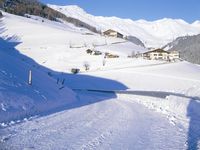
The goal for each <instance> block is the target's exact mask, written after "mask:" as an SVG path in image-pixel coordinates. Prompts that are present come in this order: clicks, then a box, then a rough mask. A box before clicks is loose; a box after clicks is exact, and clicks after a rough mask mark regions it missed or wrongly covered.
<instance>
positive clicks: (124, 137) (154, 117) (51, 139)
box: [0, 92, 187, 150]
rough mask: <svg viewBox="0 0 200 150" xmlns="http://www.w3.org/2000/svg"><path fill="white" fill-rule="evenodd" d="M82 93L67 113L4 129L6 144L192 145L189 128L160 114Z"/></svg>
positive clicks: (55, 146) (3, 144)
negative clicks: (188, 132) (171, 121)
mask: <svg viewBox="0 0 200 150" xmlns="http://www.w3.org/2000/svg"><path fill="white" fill-rule="evenodd" d="M79 97H80V102H78V103H79V104H78V105H73V106H72V107H71V108H67V110H65V111H63V112H59V113H56V114H52V115H49V116H44V117H40V118H37V119H33V120H31V121H28V122H25V123H22V124H18V125H16V126H12V127H10V128H6V129H3V130H1V131H0V132H1V135H3V136H2V137H3V138H1V143H0V144H1V149H15V150H22V149H37V150H40V149H41V150H46V149H52V150H60V149H61V150H62V149H87V150H88V149H115V150H116V149H123V150H124V149H166V150H168V149H185V148H186V145H185V141H186V139H187V135H186V133H185V131H182V130H180V129H179V128H178V127H177V126H174V125H173V124H170V123H169V121H168V120H167V118H165V117H164V116H163V115H161V114H159V113H156V112H154V111H151V110H149V109H147V108H145V107H144V106H142V105H140V104H137V103H134V102H130V101H127V100H123V99H117V98H113V99H108V97H110V95H109V94H108V93H107V94H103V93H94V92H88V93H85V92H80V93H79ZM102 98H103V99H105V100H102ZM98 99H101V101H99V100H98ZM80 104H81V105H80Z"/></svg>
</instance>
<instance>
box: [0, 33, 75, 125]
mask: <svg viewBox="0 0 200 150" xmlns="http://www.w3.org/2000/svg"><path fill="white" fill-rule="evenodd" d="M10 40H11V41H12V42H9V41H5V40H3V39H1V38H0V60H1V63H0V123H1V125H2V126H4V125H5V123H6V122H10V121H11V120H20V119H23V118H28V117H30V116H33V115H39V114H41V113H45V112H48V111H54V110H55V109H58V108H61V107H64V106H66V105H67V104H70V103H72V102H74V101H76V94H75V93H74V92H73V91H72V90H70V89H69V88H67V87H65V88H64V89H62V90H59V88H60V86H62V85H61V84H57V83H56V80H53V79H52V78H51V77H49V76H48V74H47V73H46V72H45V71H47V70H48V69H47V68H44V67H42V66H40V65H38V64H37V63H35V62H34V61H33V60H32V59H30V58H28V57H26V56H24V55H22V54H20V53H18V52H17V50H16V49H15V48H14V46H16V45H17V43H14V42H13V40H15V39H14V38H12V37H11V38H10ZM43 69H45V71H44V70H43ZM29 70H32V73H33V75H32V77H33V83H32V85H28V74H29ZM12 123H14V122H13V121H12V122H11V124H12Z"/></svg>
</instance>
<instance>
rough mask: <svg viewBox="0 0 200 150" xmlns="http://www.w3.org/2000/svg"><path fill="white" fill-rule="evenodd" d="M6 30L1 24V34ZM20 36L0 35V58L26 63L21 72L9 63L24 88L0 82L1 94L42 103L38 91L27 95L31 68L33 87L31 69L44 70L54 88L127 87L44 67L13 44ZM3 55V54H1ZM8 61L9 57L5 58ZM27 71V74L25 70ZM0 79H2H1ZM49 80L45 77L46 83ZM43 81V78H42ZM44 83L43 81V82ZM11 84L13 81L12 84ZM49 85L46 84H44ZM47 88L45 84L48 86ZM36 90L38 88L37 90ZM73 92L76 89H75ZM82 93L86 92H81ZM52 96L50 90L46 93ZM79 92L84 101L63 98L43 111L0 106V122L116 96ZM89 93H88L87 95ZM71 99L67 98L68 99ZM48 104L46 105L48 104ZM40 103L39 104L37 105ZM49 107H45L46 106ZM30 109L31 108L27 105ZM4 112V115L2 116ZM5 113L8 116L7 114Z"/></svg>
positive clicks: (113, 82) (106, 80)
mask: <svg viewBox="0 0 200 150" xmlns="http://www.w3.org/2000/svg"><path fill="white" fill-rule="evenodd" d="M4 31H5V29H4V28H3V27H2V28H0V34H1V33H3V32H4ZM20 43H21V41H20V38H19V37H17V36H15V35H14V36H5V37H3V38H0V60H1V59H2V60H3V59H4V58H3V57H5V56H9V58H8V59H12V58H15V59H19V61H21V63H22V64H23V63H24V64H25V65H26V66H28V67H27V68H25V67H24V68H25V69H26V70H23V74H22V75H21V74H20V71H22V70H21V69H22V68H16V67H15V64H12V67H11V68H12V69H14V70H11V71H13V72H17V74H18V75H19V76H20V78H22V79H24V80H23V81H22V82H23V83H24V84H23V85H22V86H23V87H21V88H20V87H14V86H10V85H6V84H4V83H1V84H0V96H1V93H2V92H9V93H12V92H14V93H16V94H17V93H18V94H19V95H20V94H21V95H24V96H25V97H27V99H29V98H30V100H33V101H31V103H39V104H44V103H45V101H43V102H41V101H38V99H39V96H41V95H38V94H37V92H36V94H30V93H31V90H32V89H33V88H32V89H31V88H30V86H29V85H28V84H27V80H28V71H29V70H32V71H33V85H32V87H34V84H36V83H35V82H34V79H35V78H37V77H34V71H36V72H37V71H38V72H43V74H46V77H47V79H48V80H51V81H52V82H53V84H55V87H57V88H58V89H59V90H58V91H62V90H64V89H65V87H69V88H83V89H87V88H93V87H95V88H97V89H108V90H126V89H127V87H126V86H125V85H123V84H122V83H120V82H117V81H114V80H110V79H106V78H100V77H95V76H89V75H82V74H78V75H74V74H68V73H63V72H57V71H54V70H51V69H49V68H46V67H44V66H42V65H40V64H38V63H36V62H35V61H34V60H33V59H31V58H29V57H27V56H25V55H23V54H21V53H20V52H19V51H18V50H17V49H16V48H15V47H16V46H17V45H18V44H20ZM4 54H5V55H4ZM7 61H9V60H7ZM11 62H12V60H10V63H11ZM4 69H5V70H6V69H8V68H7V66H5V64H3V63H1V64H0V73H3V72H2V71H3V70H4ZM24 72H26V73H24ZM17 79H18V78H17V77H16V78H15V79H14V80H17ZM58 79H59V85H58V84H57V80H58ZM0 80H1V79H0ZM48 80H46V81H47V82H48ZM10 82H15V81H10ZM43 82H44V81H43ZM45 83H46V82H45ZM13 84H14V83H13ZM46 84H48V83H46ZM47 88H48V86H47ZM38 92H39V91H38ZM75 93H76V92H75ZM83 93H85V94H83ZM49 94H50V95H51V93H49ZM77 94H78V95H81V96H82V99H83V98H85V99H84V100H81V101H78V102H74V104H70V103H67V101H68V99H66V104H65V105H62V106H59V107H54V108H50V109H47V108H45V111H42V110H39V111H38V110H30V112H29V113H27V112H25V110H23V111H22V112H18V113H15V111H18V110H15V109H13V110H12V111H13V112H5V111H2V109H0V114H1V116H4V117H1V118H0V122H9V121H10V120H18V119H22V118H25V117H31V116H33V115H41V114H42V115H48V114H51V113H55V112H58V111H62V110H66V109H73V108H77V107H82V106H85V105H90V104H93V103H97V102H101V101H105V100H109V99H113V98H116V97H117V96H116V94H115V93H108V94H99V93H96V94H94V93H93V94H92V93H90V92H86V91H85V92H81V93H77ZM88 95H90V96H88ZM46 100H47V101H48V96H47V98H46ZM1 101H2V99H1V97H0V103H1ZM20 101H21V100H20V99H17V101H15V102H12V103H18V102H20ZM50 101H51V103H55V104H56V101H55V100H53V99H51V100H50ZM69 101H70V100H69ZM27 105H28V101H27ZM47 105H48V104H47ZM38 106H39V105H38ZM45 107H48V106H45ZM30 109H32V108H30ZM3 113H4V115H2V114H3ZM10 113H12V114H13V115H9V114H10ZM15 114H18V115H19V114H20V118H19V116H17V115H15ZM6 116H9V118H8V117H6Z"/></svg>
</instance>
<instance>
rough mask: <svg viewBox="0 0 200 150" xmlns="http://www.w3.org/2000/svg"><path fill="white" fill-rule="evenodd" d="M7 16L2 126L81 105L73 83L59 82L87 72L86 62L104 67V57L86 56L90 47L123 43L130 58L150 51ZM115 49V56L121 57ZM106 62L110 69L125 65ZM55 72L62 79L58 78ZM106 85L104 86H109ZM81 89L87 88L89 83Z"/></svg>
mask: <svg viewBox="0 0 200 150" xmlns="http://www.w3.org/2000/svg"><path fill="white" fill-rule="evenodd" d="M3 15H4V17H3V18H1V20H0V38H1V39H0V60H1V63H0V81H1V82H0V90H2V91H3V92H1V91H0V111H1V113H0V116H1V117H0V118H1V119H0V122H5V121H10V120H12V119H20V118H23V117H27V116H31V115H35V114H40V113H41V112H46V111H49V110H52V109H55V108H57V107H62V106H64V105H67V104H68V103H71V102H73V101H75V100H76V96H75V94H74V92H72V91H71V90H70V89H68V88H67V86H68V85H69V86H70V87H73V86H72V85H71V84H68V85H66V86H65V88H64V89H62V90H59V88H61V85H60V84H57V83H56V82H57V78H59V79H60V82H62V81H61V80H63V79H64V77H62V76H60V74H61V72H70V70H71V68H80V69H81V71H83V70H84V63H89V65H90V69H91V70H92V69H93V70H95V69H97V68H101V67H102V61H103V55H102V56H91V55H89V54H87V53H86V50H87V49H88V48H94V47H93V45H99V46H98V50H100V51H101V50H102V49H103V50H105V49H107V48H108V47H109V46H110V45H113V44H112V43H115V44H114V45H115V46H117V45H121V46H120V50H121V52H120V56H122V57H123V56H125V57H127V55H129V54H131V53H132V51H134V50H135V51H144V50H146V49H145V48H143V47H140V46H137V45H135V44H133V43H131V42H127V41H124V40H122V39H118V38H105V37H102V36H100V35H98V34H94V33H91V32H90V31H88V30H86V29H84V28H78V27H75V26H74V25H72V24H70V23H58V22H53V21H49V20H47V19H44V18H40V17H36V16H29V17H31V18H25V17H19V16H15V15H11V14H8V13H5V12H3ZM105 42H106V45H105ZM121 42H122V43H123V44H120V43H121ZM100 45H104V46H103V47H102V46H100ZM76 47H80V48H76ZM101 47H102V48H101ZM115 49H117V48H115ZM115 49H114V50H112V52H114V53H116V52H115ZM126 49H127V50H126ZM117 51H118V52H119V50H118V49H117ZM75 58H76V59H75ZM122 59H123V58H122ZM129 62H130V61H128V62H127V63H129ZM106 63H107V64H106V66H107V67H109V66H114V65H116V66H118V65H119V64H120V62H119V63H114V64H113V63H112V61H111V62H106ZM13 64H14V65H13ZM37 68H39V69H37ZM30 69H31V70H32V72H33V86H32V87H30V86H28V85H27V80H28V72H29V70H30ZM52 74H58V75H57V76H54V79H52V78H50V76H52ZM62 75H63V74H62ZM65 78H69V76H65ZM82 78H83V77H82ZM82 78H81V77H79V76H76V78H75V79H74V80H76V81H75V82H77V81H80V82H81V81H82ZM88 80H90V81H95V80H98V79H96V78H92V77H84V81H85V82H87V81H88ZM90 81H88V82H90ZM103 81H104V80H103ZM103 81H102V85H103V83H104V82H109V80H105V81H104V82H103ZM80 82H79V83H77V85H79V84H80ZM47 83H48V84H47ZM96 84H97V83H96ZM81 85H82V86H84V84H83V83H82V84H81ZM79 87H80V86H79ZM46 106H48V107H46Z"/></svg>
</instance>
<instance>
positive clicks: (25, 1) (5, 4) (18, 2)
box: [0, 0, 97, 32]
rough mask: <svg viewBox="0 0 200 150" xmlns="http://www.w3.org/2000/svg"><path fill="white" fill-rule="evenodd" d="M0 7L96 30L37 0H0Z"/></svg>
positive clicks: (15, 12) (12, 12)
mask: <svg viewBox="0 0 200 150" xmlns="http://www.w3.org/2000/svg"><path fill="white" fill-rule="evenodd" d="M0 8H2V9H3V10H4V11H6V12H8V13H11V14H15V15H20V16H27V14H29V15H35V16H40V17H43V18H47V19H49V20H54V21H58V22H59V21H60V20H62V21H65V22H68V23H72V24H74V25H76V26H77V27H83V28H86V29H88V30H90V31H92V32H97V30H96V28H95V27H93V26H91V25H89V24H87V23H85V22H82V21H80V20H78V19H75V18H73V17H67V16H66V15H64V14H62V13H60V12H58V11H56V10H54V9H51V8H49V7H48V6H46V5H45V4H43V3H41V2H39V1H38V0H0Z"/></svg>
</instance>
